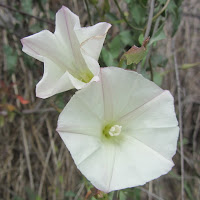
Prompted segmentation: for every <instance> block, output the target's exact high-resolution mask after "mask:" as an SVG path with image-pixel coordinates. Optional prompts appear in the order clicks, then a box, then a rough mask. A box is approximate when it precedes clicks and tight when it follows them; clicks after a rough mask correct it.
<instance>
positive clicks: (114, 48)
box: [108, 35, 123, 59]
mask: <svg viewBox="0 0 200 200" xmlns="http://www.w3.org/2000/svg"><path fill="white" fill-rule="evenodd" d="M120 40H121V38H120V35H117V36H116V37H115V38H114V39H113V40H112V41H111V43H110V44H109V45H108V46H109V49H110V53H111V54H112V57H113V58H117V57H118V56H119V52H120V50H121V49H122V48H123V47H122V45H121V41H120ZM113 58H112V59H113Z"/></svg>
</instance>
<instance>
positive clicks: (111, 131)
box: [103, 124, 122, 138]
mask: <svg viewBox="0 0 200 200" xmlns="http://www.w3.org/2000/svg"><path fill="white" fill-rule="evenodd" d="M121 130H122V126H119V125H110V124H109V125H107V126H105V128H104V129H103V135H104V136H105V137H106V138H110V137H116V136H118V135H120V133H121Z"/></svg>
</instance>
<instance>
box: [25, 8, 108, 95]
mask: <svg viewBox="0 0 200 200" xmlns="http://www.w3.org/2000/svg"><path fill="white" fill-rule="evenodd" d="M109 28H110V24H108V23H104V22H103V23H98V24H96V25H94V26H90V27H87V28H81V26H80V21H79V18H78V16H77V15H75V14H74V13H72V12H71V11H70V10H69V9H68V8H66V7H64V6H63V7H62V8H61V9H60V10H59V11H58V12H57V14H56V28H55V32H54V34H53V33H51V32H49V31H47V30H44V31H41V32H39V33H37V34H34V35H31V36H29V37H26V38H23V39H22V40H21V42H22V44H23V49H22V50H23V51H24V52H25V53H27V54H28V55H30V56H32V57H34V58H36V59H38V60H40V61H42V62H44V75H43V78H42V79H41V81H40V82H39V83H38V84H37V86H36V96H38V97H41V98H47V97H50V96H52V95H54V94H57V93H59V92H63V91H67V90H69V89H72V88H76V89H81V88H83V87H84V86H85V85H87V84H88V83H90V82H92V81H97V80H99V79H98V74H99V70H100V69H99V64H98V62H97V60H98V58H99V54H100V51H101V49H102V45H103V42H104V39H105V36H106V33H107V31H108V29H109Z"/></svg>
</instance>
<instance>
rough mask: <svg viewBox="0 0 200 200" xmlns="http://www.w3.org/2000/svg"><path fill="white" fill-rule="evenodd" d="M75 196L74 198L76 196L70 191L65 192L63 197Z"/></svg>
mask: <svg viewBox="0 0 200 200" xmlns="http://www.w3.org/2000/svg"><path fill="white" fill-rule="evenodd" d="M75 196H76V194H75V193H74V192H72V191H67V192H65V197H75Z"/></svg>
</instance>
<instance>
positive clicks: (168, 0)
mask: <svg viewBox="0 0 200 200" xmlns="http://www.w3.org/2000/svg"><path fill="white" fill-rule="evenodd" d="M169 2H170V0H167V2H166V4H165V5H164V6H163V8H162V9H161V10H160V11H159V12H158V13H157V14H156V15H155V16H154V17H153V20H152V21H155V20H156V19H157V18H158V17H159V16H160V15H161V14H162V13H163V12H164V11H165V9H166V8H167V6H168V4H169Z"/></svg>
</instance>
